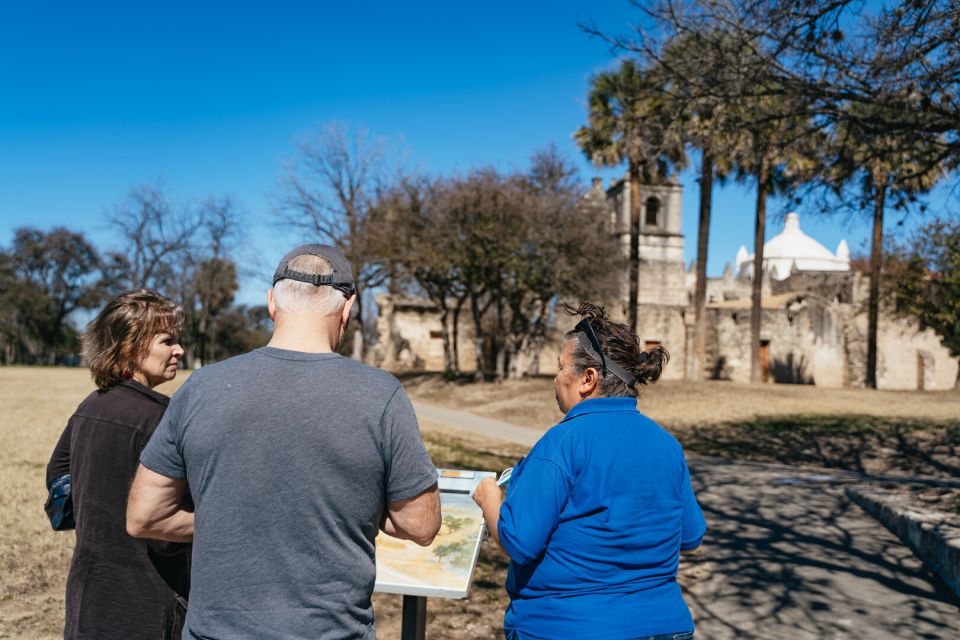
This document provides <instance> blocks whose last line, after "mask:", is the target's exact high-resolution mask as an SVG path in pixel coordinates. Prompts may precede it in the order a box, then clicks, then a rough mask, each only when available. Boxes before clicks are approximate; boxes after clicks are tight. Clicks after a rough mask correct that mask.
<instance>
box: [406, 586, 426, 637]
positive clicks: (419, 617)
mask: <svg viewBox="0 0 960 640" xmlns="http://www.w3.org/2000/svg"><path fill="white" fill-rule="evenodd" d="M426 633H427V598H426V596H403V622H402V623H401V626H400V640H424V639H425V638H426Z"/></svg>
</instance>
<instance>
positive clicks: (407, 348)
mask: <svg viewBox="0 0 960 640" xmlns="http://www.w3.org/2000/svg"><path fill="white" fill-rule="evenodd" d="M682 197H683V193H682V187H681V186H680V184H679V183H678V182H676V180H668V181H665V182H663V183H660V184H649V185H642V186H641V193H640V202H641V219H640V282H639V285H638V291H637V301H638V304H637V306H638V309H637V316H638V327H637V333H638V335H639V337H640V340H641V343H642V344H641V346H644V347H645V348H650V347H652V346H657V345H663V346H664V347H665V348H667V350H668V351H669V352H670V355H671V359H670V364H669V365H668V366H667V368H666V369H665V371H664V375H663V377H664V379H682V378H686V377H688V376H689V375H690V373H691V372H690V367H691V366H692V359H691V358H690V357H689V350H690V349H691V348H692V345H693V333H692V332H693V316H694V312H693V306H692V300H693V292H694V289H695V285H696V274H695V270H694V268H693V265H691V266H690V269H689V270H686V269H685V268H684V237H683V233H682V225H681V223H682V218H681V211H682V207H681V205H682ZM584 198H585V199H587V200H590V201H592V202H591V204H592V205H593V206H592V207H590V209H591V210H594V211H598V212H601V215H607V216H609V220H608V224H609V228H610V231H611V233H613V234H615V235H616V237H617V238H618V240H619V242H620V246H621V248H622V251H623V253H624V256H625V257H626V256H628V255H629V248H630V227H629V220H630V212H629V203H630V183H629V181H628V180H626V179H621V180H616V181H614V182H613V183H612V184H611V185H610V186H609V187H608V188H606V189H605V188H604V187H603V185H602V183H601V181H600V179H599V178H597V179H594V181H593V185H592V188H591V189H590V191H588V192H587V193H586V194H585V195H584ZM716 217H718V218H720V219H722V213H721V214H720V216H716ZM751 232H752V229H745V230H744V236H745V240H747V239H748V238H749V236H750V235H751ZM734 265H735V266H731V264H730V263H728V264H727V267H726V269H725V270H724V274H723V276H722V277H720V278H709V279H708V282H707V341H706V345H707V353H706V358H705V361H704V363H703V366H704V371H703V377H704V378H707V379H721V380H734V381H738V382H749V380H750V306H751V301H750V289H751V280H752V278H753V276H754V274H753V256H752V255H751V254H750V253H749V252H748V251H747V248H746V247H745V246H741V247H740V250H739V251H738V252H737V255H736V257H735V260H734ZM760 277H761V278H762V290H763V302H762V306H763V315H762V319H761V372H762V376H761V377H762V379H763V380H764V382H781V383H795V384H816V385H820V386H829V387H842V386H863V383H864V382H863V381H864V379H865V377H866V371H865V368H866V344H867V340H866V332H867V316H866V300H867V296H868V289H869V282H868V280H869V278H868V277H867V276H866V275H864V274H861V273H859V272H855V271H852V270H851V268H850V254H849V250H848V248H847V244H846V242H845V241H841V242H840V244H839V246H838V247H837V249H836V251H835V252H832V251H830V250H829V249H827V248H826V247H824V246H823V245H822V244H820V243H819V242H817V241H816V240H815V239H813V238H811V237H810V236H808V235H806V234H805V233H803V231H802V230H801V228H800V218H799V216H798V215H797V214H795V213H791V214H789V215H787V217H786V220H785V222H784V228H783V230H782V231H781V232H780V233H779V234H777V235H776V236H774V237H773V238H771V239H770V240H769V241H768V242H766V243H765V245H764V270H763V273H762V274H761V275H760ZM628 286H629V277H628V274H627V273H623V274H621V276H620V292H621V293H620V295H619V298H618V299H617V300H608V301H604V302H605V304H606V306H607V309H608V311H610V312H612V315H613V316H614V317H616V318H618V319H620V320H625V319H626V318H627V305H628V300H629V292H628ZM377 302H378V305H379V310H380V315H379V317H378V324H377V328H378V331H379V337H380V341H379V344H378V347H377V349H376V358H377V361H378V364H380V365H381V366H383V367H385V368H388V369H394V370H416V369H421V370H441V369H442V368H443V347H442V340H441V335H442V334H441V331H440V328H441V327H440V322H439V317H438V314H437V312H436V309H435V308H434V307H433V305H432V304H431V303H430V302H429V301H427V300H424V299H420V298H406V297H397V296H386V295H382V296H378V298H377ZM568 328H569V327H566V326H561V327H559V328H554V329H553V330H552V333H551V335H550V336H549V339H548V343H547V345H546V346H545V347H544V349H543V352H542V354H541V357H540V362H539V372H540V373H541V374H553V373H554V372H555V371H556V359H557V354H558V352H559V346H560V340H561V338H562V334H563V331H565V330H566V329H568ZM458 345H459V361H460V366H461V369H462V370H465V371H470V370H472V369H473V368H474V362H475V357H474V348H473V336H472V332H471V331H470V322H469V321H468V319H467V318H462V319H461V330H460V340H459V341H458ZM957 371H958V361H957V359H955V358H953V357H951V355H950V353H949V351H948V350H947V349H946V348H945V347H944V346H943V345H942V343H941V339H940V337H939V336H938V335H937V334H936V333H935V332H933V331H932V330H929V329H928V330H925V331H920V330H919V327H918V326H917V324H916V323H915V322H912V321H906V320H902V319H898V318H895V317H893V316H890V315H884V314H882V315H881V318H880V331H879V336H878V365H877V385H878V387H879V388H881V389H920V390H933V389H949V388H952V387H953V386H954V384H955V383H956V380H957Z"/></svg>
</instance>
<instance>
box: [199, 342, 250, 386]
mask: <svg viewBox="0 0 960 640" xmlns="http://www.w3.org/2000/svg"><path fill="white" fill-rule="evenodd" d="M255 354H256V351H250V352H248V353H243V354H240V355H238V356H233V357H230V358H227V359H226V360H220V361H218V362H212V363H210V364H205V365H203V366H200V367H197V368H196V369H191V370H190V376H189V377H188V378H187V379H186V380H185V381H184V383H183V384H182V385H181V386H180V389H181V390H182V389H188V388H195V387H197V386H198V385H204V384H209V383H211V382H216V381H218V380H220V379H222V378H223V377H225V376H230V375H234V374H235V373H236V372H238V371H241V370H243V369H244V368H245V367H247V366H250V365H252V364H253V361H254V358H255Z"/></svg>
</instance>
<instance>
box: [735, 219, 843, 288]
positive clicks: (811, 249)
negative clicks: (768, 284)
mask: <svg viewBox="0 0 960 640" xmlns="http://www.w3.org/2000/svg"><path fill="white" fill-rule="evenodd" d="M745 254H746V248H744V247H741V248H740V251H738V252H737V270H738V271H739V272H740V273H741V274H747V275H752V274H753V254H750V255H745ZM763 268H764V269H765V270H766V271H769V272H770V275H771V276H772V277H773V278H775V279H777V280H785V279H787V277H789V275H790V272H791V271H792V270H793V269H794V268H796V270H797V271H849V270H850V251H849V249H847V243H846V241H844V240H841V241H840V244H839V246H837V253H836V254H834V253H832V252H831V251H830V250H829V249H827V248H826V247H825V246H823V245H822V244H820V243H819V242H817V241H816V240H814V239H813V238H811V237H810V236H808V235H807V234H805V233H804V232H803V231H800V216H798V215H797V214H796V213H788V214H787V219H786V220H785V221H784V223H783V231H781V232H780V233H779V234H777V235H775V236H774V237H772V238H770V240H769V241H767V242H766V243H764V245H763Z"/></svg>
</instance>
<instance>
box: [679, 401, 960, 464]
mask: <svg viewBox="0 0 960 640" xmlns="http://www.w3.org/2000/svg"><path fill="white" fill-rule="evenodd" d="M673 432H674V434H675V435H676V436H677V438H678V439H679V440H680V441H681V443H682V444H683V446H684V448H685V449H686V450H687V451H692V452H696V453H700V454H704V455H710V456H718V457H724V458H735V459H739V460H753V461H758V462H779V463H782V464H789V465H801V466H819V467H828V468H833V469H847V470H850V471H859V472H868V473H889V472H892V473H907V474H915V475H931V476H938V477H960V421H944V422H931V421H929V420H927V421H924V422H919V421H916V422H914V421H910V420H904V419H901V418H896V419H894V418H880V417H875V416H863V415H828V416H824V415H797V416H776V417H759V418H755V419H751V420H746V421H734V422H725V423H721V424H717V425H711V426H693V427H683V426H681V427H678V428H675V429H673Z"/></svg>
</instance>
